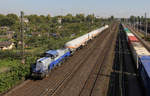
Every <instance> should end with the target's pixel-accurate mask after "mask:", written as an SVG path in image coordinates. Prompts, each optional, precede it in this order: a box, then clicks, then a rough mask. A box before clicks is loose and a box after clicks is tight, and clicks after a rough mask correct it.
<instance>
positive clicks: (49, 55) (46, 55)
mask: <svg viewBox="0 0 150 96" xmlns="http://www.w3.org/2000/svg"><path fill="white" fill-rule="evenodd" d="M45 57H54V56H53V55H52V54H48V53H45Z"/></svg>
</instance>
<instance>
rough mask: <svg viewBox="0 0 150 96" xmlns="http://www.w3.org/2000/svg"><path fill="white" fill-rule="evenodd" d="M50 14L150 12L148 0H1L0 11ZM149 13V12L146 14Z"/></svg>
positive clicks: (124, 15) (135, 13) (117, 14)
mask: <svg viewBox="0 0 150 96" xmlns="http://www.w3.org/2000/svg"><path fill="white" fill-rule="evenodd" d="M19 11H24V12H25V14H39V15H40V14H43V15H47V14H51V15H52V16H55V15H60V14H63V15H65V14H67V13H72V14H76V13H84V14H86V15H87V14H92V13H94V14H96V15H97V16H101V17H105V16H111V15H114V16H115V17H128V16H130V15H143V14H144V12H149V13H150V0H1V1H0V13H2V14H8V13H16V14H19ZM148 15H150V14H148Z"/></svg>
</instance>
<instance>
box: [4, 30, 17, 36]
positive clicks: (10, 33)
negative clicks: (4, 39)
mask: <svg viewBox="0 0 150 96" xmlns="http://www.w3.org/2000/svg"><path fill="white" fill-rule="evenodd" d="M14 33H15V31H7V32H6V35H9V36H10V35H11V36H13V35H14Z"/></svg>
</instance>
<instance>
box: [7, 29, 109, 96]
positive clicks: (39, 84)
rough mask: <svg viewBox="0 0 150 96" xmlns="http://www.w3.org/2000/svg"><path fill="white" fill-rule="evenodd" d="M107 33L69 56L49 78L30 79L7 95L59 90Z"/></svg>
mask: <svg viewBox="0 0 150 96" xmlns="http://www.w3.org/2000/svg"><path fill="white" fill-rule="evenodd" d="M106 35H107V30H106V31H105V32H102V33H101V34H100V36H99V37H102V38H96V39H95V40H93V41H92V42H91V43H89V44H88V46H86V47H85V48H84V49H81V50H79V51H78V52H76V53H75V54H74V56H72V58H69V60H67V62H65V64H63V65H62V66H61V67H60V68H58V69H56V70H55V71H53V72H52V74H50V76H49V78H45V79H44V80H40V81H33V80H29V81H28V83H26V84H25V85H23V86H21V85H20V87H19V88H16V89H15V90H12V91H10V92H8V93H7V94H5V95H6V96H42V95H47V93H48V94H54V93H55V91H56V90H58V88H59V86H61V85H62V84H63V82H65V81H66V80H67V79H68V78H70V76H71V75H73V73H74V70H77V69H78V67H79V66H80V65H81V64H82V62H84V61H85V60H87V59H88V57H87V58H85V56H89V55H90V54H91V52H92V50H94V48H93V46H94V45H95V44H96V43H97V42H98V43H100V42H99V41H101V42H102V41H103V39H104V37H105V36H106Z"/></svg>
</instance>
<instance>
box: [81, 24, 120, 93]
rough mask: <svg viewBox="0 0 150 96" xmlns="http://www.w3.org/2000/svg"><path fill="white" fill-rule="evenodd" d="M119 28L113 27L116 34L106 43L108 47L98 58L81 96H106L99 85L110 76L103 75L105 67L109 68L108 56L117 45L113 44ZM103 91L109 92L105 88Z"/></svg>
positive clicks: (113, 33)
mask: <svg viewBox="0 0 150 96" xmlns="http://www.w3.org/2000/svg"><path fill="white" fill-rule="evenodd" d="M117 26H118V25H115V27H113V29H112V31H114V32H112V33H111V35H110V36H112V38H111V39H109V40H106V43H105V44H106V45H105V47H104V49H102V51H101V54H100V55H99V57H98V58H99V59H97V61H96V63H95V66H94V68H93V69H92V71H91V73H90V75H89V77H88V79H87V80H86V83H85V84H84V87H83V88H82V90H81V92H80V95H79V96H98V95H102V96H105V93H101V89H99V87H100V85H101V84H99V83H102V82H101V81H100V79H102V78H104V77H105V76H104V75H107V74H109V73H107V74H106V73H105V74H103V70H105V69H104V68H105V67H104V66H106V65H107V67H108V62H107V60H109V59H108V56H109V55H110V53H111V51H110V50H111V49H113V46H114V44H115V42H114V43H112V42H113V41H115V37H116V34H115V32H117V31H116V28H117ZM108 38H109V37H108ZM111 41H112V42H111ZM112 51H113V50H112ZM102 54H103V55H102ZM111 58H112V57H111ZM109 63H112V62H109ZM106 86H107V85H106ZM106 86H105V87H106ZM103 90H105V92H107V91H106V90H107V89H106V88H104V87H103Z"/></svg>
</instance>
